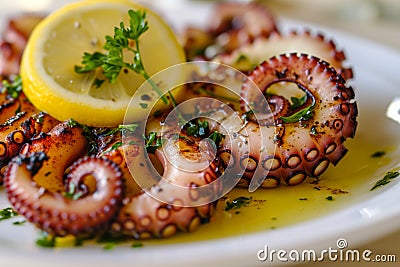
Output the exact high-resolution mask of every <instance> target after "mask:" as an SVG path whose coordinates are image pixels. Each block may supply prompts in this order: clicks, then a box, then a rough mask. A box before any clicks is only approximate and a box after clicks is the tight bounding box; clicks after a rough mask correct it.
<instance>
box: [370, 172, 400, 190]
mask: <svg viewBox="0 0 400 267" xmlns="http://www.w3.org/2000/svg"><path fill="white" fill-rule="evenodd" d="M399 175H400V172H398V171H394V172H387V173H386V174H385V176H384V177H383V178H382V179H380V180H379V181H377V182H376V183H375V184H374V186H373V187H372V188H371V189H370V191H372V190H375V189H376V188H378V187H381V186H384V185H386V184H388V183H390V182H391V181H392V180H393V179H394V178H397V177H398V176H399Z"/></svg>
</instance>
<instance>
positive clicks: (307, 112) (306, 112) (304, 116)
mask: <svg viewBox="0 0 400 267" xmlns="http://www.w3.org/2000/svg"><path fill="white" fill-rule="evenodd" d="M314 108H315V100H313V103H312V104H311V105H309V106H308V107H305V108H303V109H301V110H299V111H297V112H296V113H294V114H292V115H290V116H287V117H280V119H281V120H282V121H283V122H284V123H292V122H299V121H308V120H310V119H311V118H312V117H313V116H314V111H313V110H314Z"/></svg>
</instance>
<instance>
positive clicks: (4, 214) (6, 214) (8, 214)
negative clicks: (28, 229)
mask: <svg viewBox="0 0 400 267" xmlns="http://www.w3.org/2000/svg"><path fill="white" fill-rule="evenodd" d="M17 215H18V212H16V211H15V210H14V209H13V208H11V207H8V208H4V209H2V210H0V221H2V220H7V219H10V218H12V217H14V216H17Z"/></svg>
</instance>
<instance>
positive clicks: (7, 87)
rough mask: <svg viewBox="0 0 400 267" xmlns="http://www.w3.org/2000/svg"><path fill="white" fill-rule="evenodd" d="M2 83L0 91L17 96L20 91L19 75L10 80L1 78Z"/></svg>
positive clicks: (13, 96)
mask: <svg viewBox="0 0 400 267" xmlns="http://www.w3.org/2000/svg"><path fill="white" fill-rule="evenodd" d="M2 85H3V87H2V88H1V90H0V91H1V93H2V94H4V93H7V94H8V95H9V96H11V97H12V98H18V97H19V95H20V94H21V92H22V79H21V76H19V75H17V76H15V77H13V78H12V79H11V80H10V81H7V80H3V81H2Z"/></svg>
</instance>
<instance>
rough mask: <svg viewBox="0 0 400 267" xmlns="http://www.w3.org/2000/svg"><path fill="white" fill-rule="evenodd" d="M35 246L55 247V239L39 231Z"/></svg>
mask: <svg viewBox="0 0 400 267" xmlns="http://www.w3.org/2000/svg"><path fill="white" fill-rule="evenodd" d="M36 245H38V246H39V247H45V248H53V247H55V246H56V237H55V236H52V235H49V234H48V233H46V232H44V231H41V232H40V236H39V238H38V239H37V240H36Z"/></svg>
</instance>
